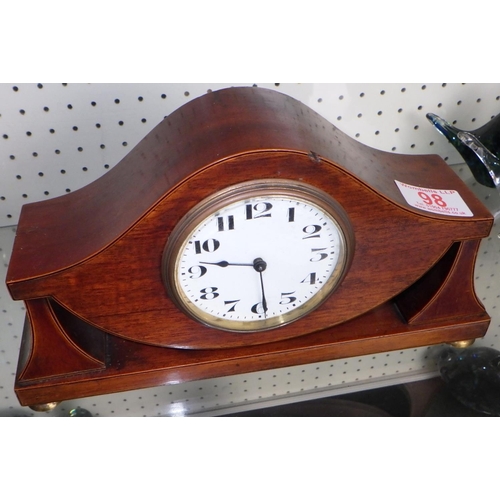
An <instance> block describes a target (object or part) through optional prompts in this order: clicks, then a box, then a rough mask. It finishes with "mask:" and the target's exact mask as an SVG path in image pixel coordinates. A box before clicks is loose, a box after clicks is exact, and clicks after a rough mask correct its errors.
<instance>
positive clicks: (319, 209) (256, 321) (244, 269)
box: [163, 181, 351, 332]
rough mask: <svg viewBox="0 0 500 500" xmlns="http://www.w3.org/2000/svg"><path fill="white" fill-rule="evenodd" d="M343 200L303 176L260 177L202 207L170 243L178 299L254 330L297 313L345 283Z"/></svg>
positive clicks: (207, 316)
mask: <svg viewBox="0 0 500 500" xmlns="http://www.w3.org/2000/svg"><path fill="white" fill-rule="evenodd" d="M348 233H349V225H348V222H347V218H346V216H345V214H344V213H343V210H342V209H341V207H340V206H339V205H338V204H337V203H336V202H335V201H334V200H333V199H331V198H330V197H328V196H327V195H326V194H325V193H323V192H322V191H319V190H317V189H315V188H313V187H312V186H308V185H306V184H302V183H291V182H278V181H259V182H250V183H244V184H240V185H238V186H235V187H233V188H230V189H227V190H224V191H222V192H220V193H218V194H217V195H215V196H213V197H211V198H210V199H208V200H205V201H204V202H202V203H201V204H199V205H198V206H197V207H195V208H194V209H193V210H192V211H191V212H190V213H188V214H187V216H186V217H185V218H184V219H183V220H182V221H181V222H180V223H179V225H178V226H177V228H176V230H174V232H173V234H172V237H171V239H170V241H169V244H167V248H166V252H165V256H164V262H163V272H164V281H165V284H166V286H167V289H168V291H169V293H170V295H171V297H172V298H173V299H174V301H175V302H176V303H177V304H178V305H179V306H180V307H181V308H182V309H183V310H184V311H185V312H186V313H187V314H189V315H190V316H192V317H193V318H195V319H197V320H198V321H201V322H202V323H204V324H206V325H209V326H213V327H215V328H219V329H222V330H230V331H239V332H250V331H261V330H267V329H271V328H275V327H278V326H281V325H284V324H286V323H289V322H291V321H294V320H297V319H299V318H301V317H303V316H304V315H306V314H308V313H309V312H311V311H312V310H313V309H315V308H316V307H318V306H319V305H320V304H321V303H322V302H323V301H324V300H325V299H326V298H327V297H328V296H329V295H330V293H331V292H332V291H333V290H334V288H335V287H336V286H337V285H338V284H339V282H340V280H341V278H342V277H343V275H344V272H345V270H346V267H347V263H348V261H349V259H348V257H349V251H350V248H348V247H350V245H349V243H348V242H349V241H350V239H351V238H350V237H349V236H346V234H348Z"/></svg>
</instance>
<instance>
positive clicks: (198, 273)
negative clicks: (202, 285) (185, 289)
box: [188, 266, 207, 280]
mask: <svg viewBox="0 0 500 500" xmlns="http://www.w3.org/2000/svg"><path fill="white" fill-rule="evenodd" d="M188 273H189V274H190V276H189V277H190V278H191V279H193V280H196V279H198V278H201V277H202V276H203V275H205V274H206V273H207V268H206V267H205V266H192V267H190V268H189V269H188Z"/></svg>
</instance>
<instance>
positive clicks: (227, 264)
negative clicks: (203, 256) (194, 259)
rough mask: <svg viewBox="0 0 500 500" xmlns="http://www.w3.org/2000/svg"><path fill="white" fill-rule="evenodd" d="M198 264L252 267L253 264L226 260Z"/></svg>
mask: <svg viewBox="0 0 500 500" xmlns="http://www.w3.org/2000/svg"><path fill="white" fill-rule="evenodd" d="M200 264H207V265H209V266H219V267H227V266H249V267H254V264H237V263H234V262H228V261H227V260H221V261H220V262H200Z"/></svg>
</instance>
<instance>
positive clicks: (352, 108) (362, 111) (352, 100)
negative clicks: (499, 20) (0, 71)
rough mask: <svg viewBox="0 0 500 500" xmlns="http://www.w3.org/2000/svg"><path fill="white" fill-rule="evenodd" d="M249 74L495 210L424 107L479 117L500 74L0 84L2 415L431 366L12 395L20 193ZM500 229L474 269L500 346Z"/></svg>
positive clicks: (119, 150) (430, 361)
mask: <svg viewBox="0 0 500 500" xmlns="http://www.w3.org/2000/svg"><path fill="white" fill-rule="evenodd" d="M252 85H257V86H259V87H266V88H271V89H274V90H277V91H279V92H283V93H286V94H288V95H291V96H292V97H295V98H296V99H299V100H300V101H302V102H303V103H305V104H306V105H308V106H309V107H311V108H312V109H314V110H315V111H317V112H318V113H320V114H321V115H323V116H324V117H325V118H326V119H328V120H329V121H330V122H331V123H333V124H334V125H335V126H336V127H338V128H339V129H340V130H342V131H343V132H344V133H346V134H348V135H349V136H351V137H353V138H355V139H356V140H358V141H360V142H362V143H364V144H366V145H369V146H372V147H374V148H377V149H381V150H385V151H391V152H394V153H407V154H408V153H409V154H428V153H435V154H439V155H440V156H442V157H443V158H444V159H445V160H446V161H447V162H448V163H449V164H450V165H451V166H452V168H453V169H454V170H455V171H456V172H457V174H458V175H460V176H461V177H462V178H463V179H464V181H465V182H466V183H467V184H469V186H470V187H471V189H472V190H473V191H474V192H475V193H476V195H477V196H478V197H479V198H480V199H481V200H483V201H484V203H485V204H486V206H487V207H488V208H489V209H490V210H491V211H492V213H493V214H495V215H496V214H497V213H498V212H500V196H499V195H498V193H497V192H496V191H494V190H492V189H488V188H485V187H483V186H480V185H477V184H476V183H475V182H474V180H473V179H472V176H471V174H470V172H469V171H468V168H467V167H466V166H464V165H463V163H462V162H463V160H462V158H461V157H460V156H459V155H458V153H457V152H456V150H455V149H454V148H453V146H451V145H450V144H449V143H448V141H447V140H446V139H445V138H444V137H442V136H441V135H440V134H438V133H437V131H436V130H435V129H434V127H432V126H431V124H430V123H429V122H428V121H427V119H426V117H425V115H426V113H428V112H432V113H435V114H437V115H439V116H441V117H442V118H444V119H446V120H447V121H449V122H450V123H454V124H455V125H456V126H457V127H459V128H463V129H466V130H473V129H476V128H478V127H480V126H481V125H483V124H484V123H486V122H487V121H489V120H490V119H491V118H492V117H493V116H494V115H496V114H497V113H498V112H499V111H500V84H460V83H432V84H423V83H422V84H420V83H419V84H416V83H412V84H398V83H390V84H387V83H380V84H378V83H370V84H307V83H293V84H292V83H267V84H264V83H257V84H255V83H220V84H217V83H206V84H199V83H197V84H156V83H155V84H77V83H68V84H65V83H63V84H59V83H48V84H47V83H43V84H42V83H38V84H37V83H25V84H20V83H18V84H0V136H1V137H0V259H1V261H2V263H3V267H2V269H1V271H2V272H1V273H0V274H1V276H0V278H1V284H0V416H1V415H25V416H66V415H69V414H70V411H72V410H73V412H74V410H75V408H79V407H81V408H84V409H86V410H88V411H89V412H91V413H92V414H93V415H100V416H113V415H114V416H118V415H124V416H125V415H133V416H142V415H144V416H156V415H172V416H176V415H216V414H221V413H228V412H232V411H237V410H238V409H239V408H242V409H248V408H251V407H259V406H263V405H273V404H279V403H282V402H284V401H286V402H288V401H297V400H301V399H310V398H317V397H321V396H326V395H331V394H341V393H342V392H350V391H355V390H360V389H366V388H369V387H379V386H383V385H390V384H394V383H399V382H401V381H414V380H418V379H422V378H428V377H430V376H433V375H435V373H436V366H435V356H434V355H433V353H434V351H435V349H436V347H423V348H419V349H409V350H404V351H397V352H391V353H382V354H378V355H374V356H364V357H361V358H350V359H346V360H336V361H332V362H323V363H317V364H312V365H304V366H298V367H291V368H285V369H278V370H268V371H265V372H257V373H252V374H247V375H240V376H233V377H223V378H218V379H210V380H204V381H199V382H190V383H184V384H177V385H172V386H165V387H158V388H153V389H147V390H141V391H131V392H129V393H122V394H114V395H107V396H99V397H94V398H86V399H82V400H78V401H68V402H65V403H63V404H62V405H60V406H59V407H58V408H57V409H56V410H54V411H53V412H51V413H48V414H43V413H34V412H32V411H31V410H29V409H27V408H22V407H20V406H19V403H18V402H17V398H16V396H15V394H14V391H13V385H14V377H15V370H16V365H17V356H18V351H19V344H20V339H21V332H22V328H23V322H24V314H25V311H24V306H23V304H22V303H19V302H14V301H12V300H11V299H10V296H9V294H8V291H7V290H6V288H5V284H4V283H5V273H6V268H7V266H8V261H9V257H10V251H11V248H12V244H13V240H14V235H15V225H16V224H17V222H18V219H19V214H20V210H21V207H22V205H23V204H24V203H28V202H33V201H39V200H43V199H48V198H51V197H55V196H61V195H64V194H66V193H68V192H70V191H74V190H76V189H78V188H80V187H82V186H84V185H86V184H88V183H90V182H92V181H94V180H95V179H97V178H99V177H100V176H101V175H104V174H105V173H106V172H107V171H108V170H109V169H111V168H113V166H114V165H115V164H116V163H117V162H118V161H119V160H120V159H121V158H122V157H124V156H125V155H126V154H127V153H128V152H129V151H130V150H131V149H132V148H133V147H134V146H135V145H136V144H137V143H138V142H139V141H140V140H141V139H142V138H143V137H144V136H145V135H147V134H148V132H150V130H151V129H152V128H153V127H155V126H156V125H157V124H158V123H159V122H160V121H161V120H162V119H163V118H164V117H165V116H167V115H169V114H170V113H171V112H172V111H174V110H175V109H177V108H178V107H180V106H181V105H182V104H184V103H186V102H187V101H189V100H191V99H194V98H196V97H198V96H200V95H202V94H204V93H206V92H211V91H214V90H217V89H221V88H226V87H230V86H252ZM499 232H500V230H499V228H498V221H495V226H494V228H493V232H492V233H491V236H490V237H489V238H487V239H485V240H484V241H483V243H482V246H481V249H480V254H479V257H478V261H477V266H476V276H475V280H476V291H477V293H478V296H479V298H480V299H481V300H482V301H483V303H484V305H485V306H486V308H487V310H488V313H489V314H490V315H491V316H492V323H491V326H490V330H489V331H488V334H487V335H486V337H485V338H484V339H483V340H481V341H478V342H477V343H481V344H484V345H488V346H492V347H496V348H499V349H500V341H498V331H499V329H500V315H499V314H498V313H497V302H498V299H499V298H500V286H498V285H497V281H498V280H497V278H496V273H497V272H498V273H499V276H500V270H498V269H497V268H498V261H499V260H500V259H499V255H498V254H499V248H500V239H499V238H498V237H497V235H498V233H499Z"/></svg>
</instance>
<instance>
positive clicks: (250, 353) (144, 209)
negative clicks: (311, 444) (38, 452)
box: [7, 88, 493, 409]
mask: <svg viewBox="0 0 500 500" xmlns="http://www.w3.org/2000/svg"><path fill="white" fill-rule="evenodd" d="M492 223H493V218H492V216H491V214H490V213H489V211H488V210H487V209H486V208H485V207H484V206H483V205H482V204H481V203H480V202H479V201H478V200H477V199H476V198H475V196H474V195H473V193H472V192H471V191H470V190H469V189H468V188H467V187H466V186H465V185H464V184H463V182H462V181H461V180H460V179H459V178H458V177H457V176H456V175H455V174H454V173H453V172H452V171H451V169H450V168H449V167H448V166H447V165H446V163H445V162H444V161H443V160H442V159H441V158H439V157H438V156H435V155H415V156H413V155H400V154H393V153H387V152H382V151H378V150H375V149H372V148H369V147H367V146H364V145H362V144H360V143H359V142H357V141H355V140H353V139H351V138H350V137H348V136H346V135H345V134H343V133H342V132H340V131H339V130H338V129H336V128H335V127H334V126H333V125H332V124H331V123H329V122H327V121H326V120H325V119H323V118H322V117H321V116H319V115H318V114H317V113H315V112H314V111H312V110H311V109H309V108H308V107H306V106H305V105H304V104H302V103H300V102H298V101H297V100H295V99H293V98H291V97H288V96H286V95H283V94H281V93H278V92H276V91H272V90H266V89H260V88H231V89H225V90H221V91H217V92H210V93H207V94H206V95H204V96H202V97H200V98H198V99H195V100H193V101H191V102H189V103H187V104H186V105H184V106H182V107H181V108H179V109H178V110H177V111H175V112H174V113H172V114H171V115H170V116H168V117H166V118H165V119H164V120H163V121H162V122H161V123H160V124H159V125H158V126H157V127H156V128H154V129H153V130H152V131H151V132H150V133H149V134H148V135H147V136H146V137H145V138H144V139H143V140H142V141H141V142H140V143H139V144H138V145H137V146H136V147H135V148H134V149H133V150H132V151H131V152H130V153H129V154H128V155H127V156H126V157H125V158H124V159H123V160H121V161H120V162H119V163H118V164H117V165H116V166H115V167H114V168H113V169H112V170H110V171H109V172H108V173H106V174H105V175H104V176H103V177H101V178H99V179H98V180H97V181H95V182H93V183H91V184H89V185H87V186H86V187H84V188H82V189H80V190H78V191H75V192H72V193H69V194H67V195H65V196H61V197H59V198H55V199H51V200H46V201H43V202H38V203H31V204H27V205H25V206H24V207H23V210H22V213H21V217H20V220H19V225H18V228H17V234H16V238H15V242H14V248H13V254H12V258H11V261H10V265H9V269H8V275H7V286H8V289H9V291H10V293H11V295H12V297H13V299H15V300H23V301H25V303H26V309H27V315H26V322H25V328H24V332H23V339H22V344H21V351H20V356H19V363H18V371H17V375H16V382H15V391H16V394H17V396H18V398H19V401H20V403H21V404H22V405H28V406H31V407H33V408H37V409H41V408H43V405H44V404H47V403H51V402H58V401H63V400H67V399H74V398H81V397H87V396H93V395H99V394H106V393H114V392H119V391H126V390H132V389H140V388H146V387H153V386H157V385H163V384H169V383H174V382H175V383H178V382H184V381H190V380H197V379H203V378H209V377H219V376H225V375H234V374H239V373H245V372H251V371H257V370H265V369H271V368H278V367H284V366H290V365H297V364H304V363H312V362H320V361H325V360H332V359H338V358H342V357H350V356H360V355H364V354H369V353H377V352H386V351H390V350H395V349H405V348H409V347H417V346H424V345H430V344H437V343H453V342H457V341H464V340H469V339H474V338H478V337H481V336H483V335H484V334H485V333H486V330H487V328H488V325H489V321H490V318H489V316H488V315H487V313H486V312H485V310H484V308H483V306H482V304H481V303H480V302H479V301H478V299H477V297H476V295H475V292H474V287H473V272H474V265H475V259H476V254H477V251H478V246H479V244H480V242H481V239H482V238H484V237H486V236H487V235H488V234H489V232H490V230H491V227H492Z"/></svg>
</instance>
